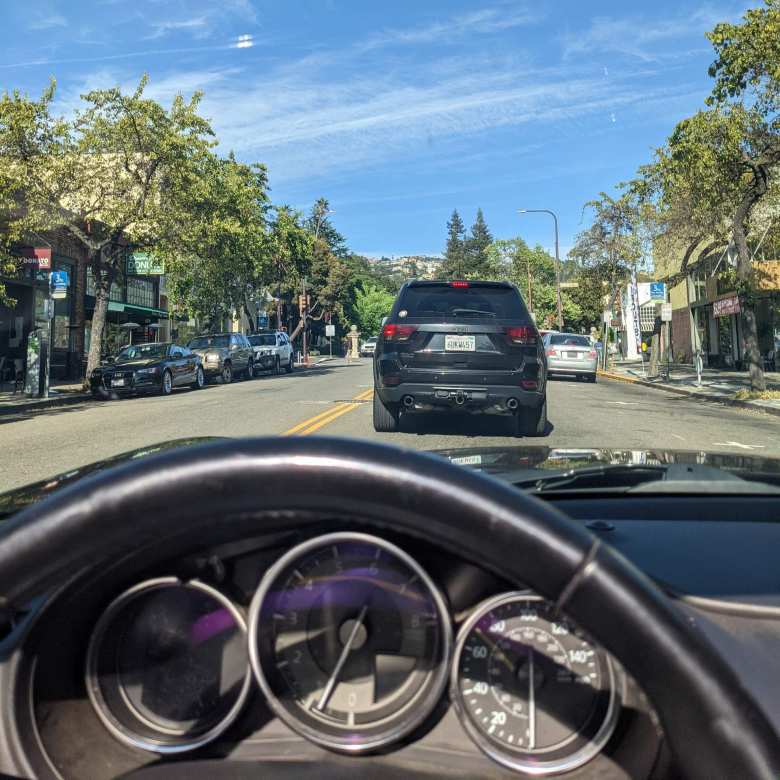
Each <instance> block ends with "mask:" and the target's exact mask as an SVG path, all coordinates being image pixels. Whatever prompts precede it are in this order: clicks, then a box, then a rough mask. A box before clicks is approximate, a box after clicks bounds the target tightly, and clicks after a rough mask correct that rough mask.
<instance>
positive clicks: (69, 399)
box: [0, 393, 92, 416]
mask: <svg viewBox="0 0 780 780" xmlns="http://www.w3.org/2000/svg"><path fill="white" fill-rule="evenodd" d="M91 400H92V396H91V395H90V394H89V393H73V394H68V395H63V396H62V397H61V398H57V397H55V398H46V399H43V400H41V401H29V402H27V403H21V404H0V416H3V415H7V414H15V413H17V412H34V411H37V410H39V409H40V410H41V411H43V410H44V409H52V408H56V407H58V406H71V405H73V404H77V403H81V402H82V401H91Z"/></svg>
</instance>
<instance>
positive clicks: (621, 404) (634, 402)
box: [607, 401, 639, 406]
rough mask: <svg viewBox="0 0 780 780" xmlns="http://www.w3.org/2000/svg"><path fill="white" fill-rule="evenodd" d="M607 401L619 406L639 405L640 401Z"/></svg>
mask: <svg viewBox="0 0 780 780" xmlns="http://www.w3.org/2000/svg"><path fill="white" fill-rule="evenodd" d="M607 403H609V404H618V405H619V406H639V401H607Z"/></svg>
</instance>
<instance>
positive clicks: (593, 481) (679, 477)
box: [513, 463, 780, 494]
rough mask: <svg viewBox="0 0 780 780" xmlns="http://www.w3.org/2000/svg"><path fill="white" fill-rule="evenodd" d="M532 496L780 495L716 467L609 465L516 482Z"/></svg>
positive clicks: (769, 486)
mask: <svg viewBox="0 0 780 780" xmlns="http://www.w3.org/2000/svg"><path fill="white" fill-rule="evenodd" d="M513 484H514V485H515V486H516V487H519V488H522V489H524V490H527V491H528V492H530V493H553V492H558V491H561V492H566V491H575V492H576V491H581V490H582V491H599V490H608V491H610V492H620V493H629V492H630V493H655V492H657V493H711V494H718V493H722V494H728V493H780V488H778V487H777V486H775V485H772V484H768V483H766V482H757V481H754V480H745V479H742V478H741V477H739V476H737V475H736V474H733V473H731V472H728V471H722V470H721V469H718V468H715V467H714V466H705V465H700V464H689V463H670V464H659V465H645V464H609V463H605V464H604V465H603V466H594V467H591V468H580V469H571V470H569V471H563V472H560V471H559V472H555V473H553V474H550V475H549V476H543V477H539V476H538V473H537V474H536V475H535V476H534V477H533V478H530V479H525V480H523V479H521V480H517V481H513Z"/></svg>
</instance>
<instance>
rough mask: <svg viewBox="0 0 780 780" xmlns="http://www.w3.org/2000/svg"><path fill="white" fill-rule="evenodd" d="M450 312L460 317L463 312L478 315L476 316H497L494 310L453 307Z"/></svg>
mask: <svg viewBox="0 0 780 780" xmlns="http://www.w3.org/2000/svg"><path fill="white" fill-rule="evenodd" d="M450 314H452V315H454V316H455V317H459V316H460V315H462V314H466V315H469V316H472V315H473V316H476V317H495V316H496V315H495V312H492V311H481V310H480V309H452V310H451V311H450Z"/></svg>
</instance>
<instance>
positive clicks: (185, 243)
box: [156, 154, 272, 328]
mask: <svg viewBox="0 0 780 780" xmlns="http://www.w3.org/2000/svg"><path fill="white" fill-rule="evenodd" d="M193 173H194V174H196V175H193V176H192V177H191V181H190V183H189V186H188V187H186V188H184V189H178V190H177V191H176V192H175V193H171V194H170V197H171V198H176V199H181V200H182V202H181V203H180V204H178V208H176V209H173V210H172V214H174V215H176V216H177V217H178V220H179V221H178V224H177V225H176V229H172V227H169V229H168V230H167V231H166V236H165V238H164V239H163V240H162V241H161V242H160V244H159V247H158V249H157V250H156V251H157V252H158V253H159V254H161V255H163V256H164V257H165V259H166V271H167V275H168V285H169V291H170V296H169V297H170V298H171V299H172V301H174V302H175V303H176V304H177V307H178V308H179V309H180V310H182V311H184V312H186V313H187V314H188V315H190V316H192V317H195V318H196V319H198V320H200V321H205V322H206V323H207V324H208V326H209V328H213V327H220V325H219V323H221V322H222V320H224V319H225V318H226V317H229V316H233V314H234V312H241V311H243V312H244V314H245V315H246V318H247V321H248V322H249V323H250V327H252V324H253V321H254V316H253V313H252V311H251V309H250V303H251V302H252V301H254V300H257V299H258V298H259V296H260V295H261V294H262V293H263V292H264V291H265V288H266V286H267V285H268V282H269V280H270V279H271V277H272V263H271V258H270V255H269V251H268V249H269V242H268V240H267V235H266V212H267V210H268V208H269V206H268V195H267V188H268V181H267V173H266V169H265V167H264V166H263V165H258V164H255V165H247V164H244V163H239V162H237V161H236V159H235V157H234V156H233V155H232V154H230V155H229V156H228V157H227V158H219V157H217V156H215V155H213V154H207V155H204V156H203V158H202V159H201V160H200V162H199V164H198V166H197V169H196V170H194V171H193Z"/></svg>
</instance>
